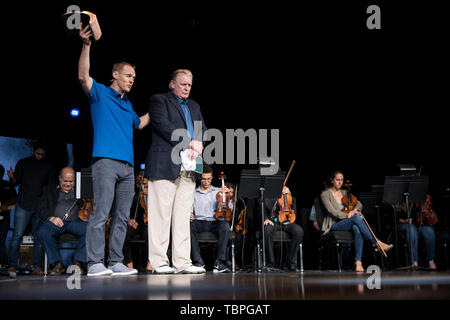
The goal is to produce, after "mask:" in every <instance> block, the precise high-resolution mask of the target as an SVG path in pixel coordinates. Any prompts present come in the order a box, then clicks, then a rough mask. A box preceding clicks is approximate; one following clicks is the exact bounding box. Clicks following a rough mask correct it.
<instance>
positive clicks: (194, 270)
mask: <svg viewBox="0 0 450 320" xmlns="http://www.w3.org/2000/svg"><path fill="white" fill-rule="evenodd" d="M205 272H206V270H205V268H203V267H197V266H189V267H187V268H186V269H184V270H183V271H180V272H179V273H185V274H200V273H205Z"/></svg>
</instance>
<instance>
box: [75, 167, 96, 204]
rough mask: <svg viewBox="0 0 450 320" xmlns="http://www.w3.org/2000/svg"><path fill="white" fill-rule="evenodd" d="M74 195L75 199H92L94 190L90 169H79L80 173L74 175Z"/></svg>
mask: <svg viewBox="0 0 450 320" xmlns="http://www.w3.org/2000/svg"><path fill="white" fill-rule="evenodd" d="M76 177H77V179H76V187H75V193H76V198H77V199H89V200H90V199H92V198H93V197H94V189H93V185H92V169H91V168H81V172H77V173H76Z"/></svg>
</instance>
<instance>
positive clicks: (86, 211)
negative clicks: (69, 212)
mask: <svg viewBox="0 0 450 320" xmlns="http://www.w3.org/2000/svg"><path fill="white" fill-rule="evenodd" d="M93 211H94V198H92V199H90V200H89V199H85V198H83V206H82V207H81V209H80V211H78V218H80V220H81V221H84V222H86V221H88V220H89V216H90V215H91V214H92V212H93Z"/></svg>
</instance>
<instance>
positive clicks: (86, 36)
mask: <svg viewBox="0 0 450 320" xmlns="http://www.w3.org/2000/svg"><path fill="white" fill-rule="evenodd" d="M91 36H92V31H91V28H90V26H86V27H85V28H83V24H82V23H81V24H80V37H81V40H83V44H84V45H86V46H90V45H91Z"/></svg>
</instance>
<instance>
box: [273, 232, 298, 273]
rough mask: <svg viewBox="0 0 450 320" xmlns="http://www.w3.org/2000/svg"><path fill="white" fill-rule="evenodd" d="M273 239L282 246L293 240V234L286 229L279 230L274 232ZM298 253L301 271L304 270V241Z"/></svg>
mask: <svg viewBox="0 0 450 320" xmlns="http://www.w3.org/2000/svg"><path fill="white" fill-rule="evenodd" d="M272 241H273V242H278V243H279V244H280V246H282V245H283V244H284V243H289V242H291V236H290V235H289V233H287V232H286V231H282V230H278V231H275V232H274V234H273V238H272ZM298 253H299V257H300V271H301V272H303V270H304V269H303V243H300V244H299V246H298Z"/></svg>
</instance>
